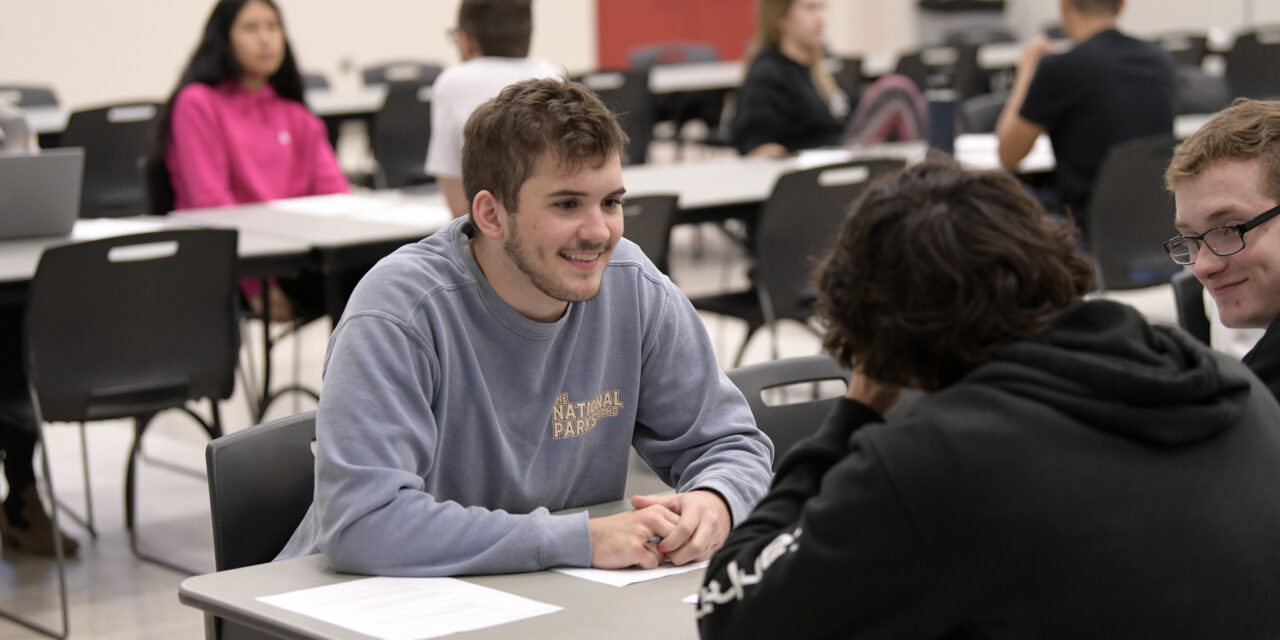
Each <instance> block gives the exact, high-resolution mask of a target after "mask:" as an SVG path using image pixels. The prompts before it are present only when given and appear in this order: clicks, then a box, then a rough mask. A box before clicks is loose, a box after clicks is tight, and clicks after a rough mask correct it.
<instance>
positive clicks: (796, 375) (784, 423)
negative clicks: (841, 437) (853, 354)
mask: <svg viewBox="0 0 1280 640" xmlns="http://www.w3.org/2000/svg"><path fill="white" fill-rule="evenodd" d="M726 373H727V374H728V376H729V379H730V380H732V381H733V383H734V384H735V385H737V386H738V390H740V391H742V395H743V396H745V397H746V399H747V404H748V405H750V406H751V415H753V416H755V419H756V426H758V427H760V430H761V431H763V432H764V434H765V435H766V436H769V440H771V441H772V442H773V469H774V470H775V471H777V469H778V463H779V462H780V461H781V460H782V457H783V456H784V455H785V454H786V452H787V451H788V450H789V449H791V447H792V446H793V445H795V443H796V442H798V441H800V440H801V439H802V438H804V437H805V436H808V435H810V434H812V433H813V432H815V431H817V429H818V427H819V426H821V425H822V421H823V420H824V419H826V417H827V414H828V413H831V409H832V408H833V407H835V405H836V402H837V401H838V400H839V398H838V397H828V398H815V399H810V400H805V401H801V402H792V403H788V404H781V405H776V406H773V405H769V404H768V403H766V402H765V400H764V392H765V391H767V390H769V389H774V388H779V387H786V386H789V385H797V384H804V383H810V382H812V383H820V382H823V381H826V380H840V381H843V382H844V383H845V384H848V382H849V371H848V370H847V369H845V368H843V367H841V366H840V365H839V364H837V363H836V361H835V360H833V359H832V358H831V357H829V356H825V355H820V356H806V357H800V358H783V359H782V360H773V361H770V362H761V363H758V364H751V365H747V366H745V367H739V368H736V369H731V370H729V371H728V372H726Z"/></svg>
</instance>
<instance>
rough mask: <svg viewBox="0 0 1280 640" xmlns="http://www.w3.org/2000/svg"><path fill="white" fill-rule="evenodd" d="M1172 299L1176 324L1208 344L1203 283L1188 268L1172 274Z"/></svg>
mask: <svg viewBox="0 0 1280 640" xmlns="http://www.w3.org/2000/svg"><path fill="white" fill-rule="evenodd" d="M1172 283H1173V300H1174V304H1175V305H1176V306H1177V309H1178V326H1179V327H1182V328H1183V330H1185V331H1186V332H1187V333H1189V334H1191V335H1192V336H1193V337H1195V338H1196V339H1197V340H1199V341H1200V342H1203V343H1205V344H1209V316H1208V314H1207V313H1205V309H1204V285H1202V284H1200V281H1199V280H1197V279H1196V276H1195V274H1194V273H1192V272H1191V270H1190V269H1183V270H1181V271H1179V272H1177V273H1175V274H1173V280H1172Z"/></svg>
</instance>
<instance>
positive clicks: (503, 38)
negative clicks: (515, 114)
mask: <svg viewBox="0 0 1280 640" xmlns="http://www.w3.org/2000/svg"><path fill="white" fill-rule="evenodd" d="M532 34H533V9H532V7H531V0H462V5H461V6H459V7H458V26H457V27H455V28H452V29H449V30H448V32H446V35H448V37H449V39H451V40H453V42H454V44H456V45H458V55H459V56H460V57H461V58H462V64H458V65H455V66H452V67H449V68H448V69H445V70H444V72H443V73H441V74H440V77H439V78H437V79H436V82H435V84H434V85H433V86H432V89H431V142H430V143H428V146H427V166H426V172H427V174H428V175H431V176H434V177H435V179H436V182H437V183H438V184H439V185H440V192H441V193H443V194H444V198H445V201H446V202H448V204H449V209H450V210H451V211H452V212H453V217H455V218H457V217H461V216H464V215H466V214H467V213H468V211H469V209H470V207H471V203H470V202H468V201H467V198H466V196H465V195H463V192H462V126H463V125H464V124H466V122H467V117H468V116H470V115H471V112H472V111H474V110H475V108H476V107H478V106H480V103H482V102H484V101H485V100H488V99H489V98H492V97H494V96H496V95H498V92H499V91H502V88H503V87H505V86H507V85H509V84H512V83H514V82H519V81H521V80H527V79H529V78H551V77H556V76H560V75H563V73H562V72H561V70H560V69H557V68H556V67H555V65H553V64H551V63H550V62H547V61H546V60H542V59H539V58H531V57H528V56H529V40H530V38H531V36H532ZM495 161H499V160H498V159H496V158H495Z"/></svg>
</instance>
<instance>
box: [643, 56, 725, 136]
mask: <svg viewBox="0 0 1280 640" xmlns="http://www.w3.org/2000/svg"><path fill="white" fill-rule="evenodd" d="M718 60H720V51H719V50H718V49H716V47H715V45H713V44H711V43H708V42H694V41H666V42H653V43H649V44H644V45H640V46H637V47H632V48H631V49H630V50H628V51H627V64H628V67H629V68H630V69H631V70H632V71H637V72H643V71H648V70H650V69H652V68H653V67H654V66H657V65H678V64H688V63H698V62H716V61H718ZM645 89H646V91H647V90H648V79H647V78H646V80H645ZM726 93H727V92H726V90H724V89H706V90H701V91H681V92H678V93H669V94H664V95H658V96H653V97H652V98H651V100H652V109H653V115H652V119H651V121H650V128H651V129H652V125H653V124H656V123H659V122H662V123H668V124H669V126H666V127H663V128H662V129H663V130H670V131H671V138H670V140H672V141H673V142H675V143H676V146H677V153H682V150H683V148H684V145H685V143H694V144H704V143H705V144H709V143H715V142H716V139H715V136H713V135H711V132H714V131H716V130H717V129H718V128H719V126H720V115H721V112H722V111H723V107H724V99H725V94H726ZM695 121H697V122H701V123H703V124H704V125H705V129H702V128H701V127H697V129H698V130H699V131H705V132H707V135H700V134H698V135H695V133H696V132H694V131H693V129H695V128H694V127H690V128H689V130H688V131H686V126H687V125H688V124H689V123H691V122H695ZM628 133H630V132H628ZM649 137H652V136H651V135H650V136H649ZM663 138H664V139H666V136H665V133H664V134H663Z"/></svg>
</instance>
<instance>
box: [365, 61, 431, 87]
mask: <svg viewBox="0 0 1280 640" xmlns="http://www.w3.org/2000/svg"><path fill="white" fill-rule="evenodd" d="M443 70H444V68H443V67H441V66H440V65H438V64H436V63H434V62H421V61H417V60H398V61H394V62H383V63H381V64H375V65H372V66H368V67H365V68H364V69H363V70H362V71H361V72H360V75H361V78H362V79H363V80H364V83H365V84H367V85H369V84H386V85H397V84H412V85H417V86H430V85H432V84H434V83H435V81H436V78H437V77H438V76H439V75H440V72H441V71H443Z"/></svg>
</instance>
